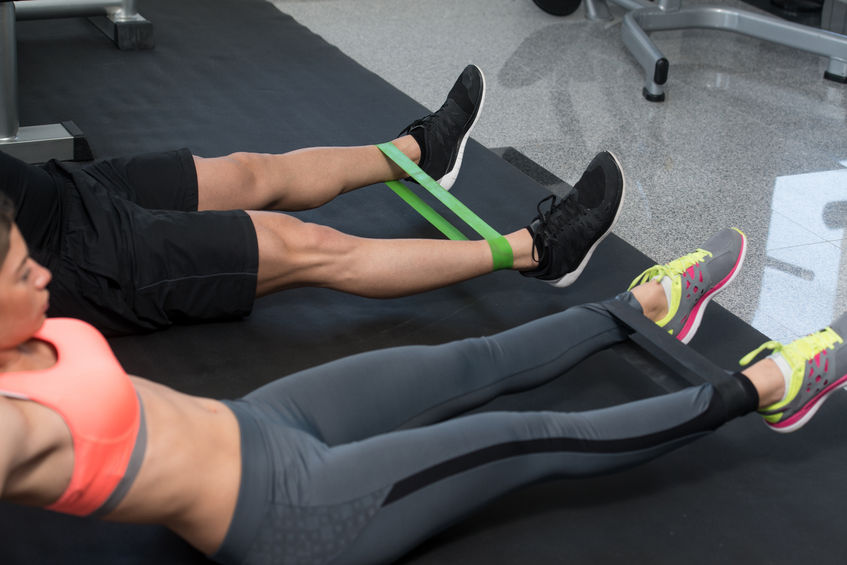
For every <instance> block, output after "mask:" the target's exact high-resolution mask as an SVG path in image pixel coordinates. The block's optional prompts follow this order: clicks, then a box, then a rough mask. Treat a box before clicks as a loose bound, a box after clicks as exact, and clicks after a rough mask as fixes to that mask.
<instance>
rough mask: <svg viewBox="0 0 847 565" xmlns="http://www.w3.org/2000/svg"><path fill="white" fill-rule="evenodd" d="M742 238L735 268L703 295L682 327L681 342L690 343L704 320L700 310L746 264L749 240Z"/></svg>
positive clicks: (679, 336) (678, 337)
mask: <svg viewBox="0 0 847 565" xmlns="http://www.w3.org/2000/svg"><path fill="white" fill-rule="evenodd" d="M741 237H742V246H741V252H740V253H739V254H738V257H737V258H736V259H735V265H733V267H732V269H731V270H730V271H729V273H728V274H727V275H726V276H725V277H724V278H723V279H722V280H721V281H720V282H719V283H718V284H716V285H715V286H714V287H712V289H711V290H709V292H707V293H706V294H704V295H703V297H702V298H701V299H700V301H699V302H697V304H696V305H695V306H694V308H693V309H692V310H691V313H690V314H689V315H688V320H687V321H686V322H685V325H683V326H682V330H681V331H680V332H679V335H678V336H677V339H678V340H680V341H681V342H683V343H688V341H686V337H687V336H688V333H689V332H690V331H691V330H692V329H697V328H698V327H699V326H700V319H701V318H702V316H701V315H700V310H701V309H702V308H703V306H704V305H706V304H708V303H709V300H711V299H712V295H714V294H715V293H716V292H719V291H720V290H721V289H723V287H725V286H726V285H727V284H729V283H730V281H732V279H733V278H735V275H736V273H738V269H739V268H740V267H741V264H742V263H743V262H744V256H745V255H746V252H747V238H746V237H745V236H744V235H743V234H742V236H741ZM688 270H689V271H692V272H693V270H694V267H691V268H689V269H688ZM686 272H687V271H686ZM702 274H703V273H702V271H701V272H700V275H701V276H702Z"/></svg>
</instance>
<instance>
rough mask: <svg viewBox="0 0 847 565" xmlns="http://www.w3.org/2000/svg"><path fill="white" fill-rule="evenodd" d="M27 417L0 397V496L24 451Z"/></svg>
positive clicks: (13, 404)
mask: <svg viewBox="0 0 847 565" xmlns="http://www.w3.org/2000/svg"><path fill="white" fill-rule="evenodd" d="M26 430H27V419H26V415H24V413H23V411H22V410H21V409H20V408H19V407H18V406H16V404H15V403H14V402H12V401H10V400H8V399H7V398H3V397H0V498H3V495H4V494H5V491H6V481H7V480H8V478H9V475H10V474H11V472H12V470H13V469H14V468H15V466H16V465H17V464H18V463H20V457H21V454H22V453H24V452H25V449H24V447H25V442H26V436H27V431H26Z"/></svg>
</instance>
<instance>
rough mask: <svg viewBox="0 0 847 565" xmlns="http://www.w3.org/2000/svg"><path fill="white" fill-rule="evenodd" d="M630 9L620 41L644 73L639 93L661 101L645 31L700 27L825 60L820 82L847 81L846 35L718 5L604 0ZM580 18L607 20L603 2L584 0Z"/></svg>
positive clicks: (655, 57)
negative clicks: (784, 47)
mask: <svg viewBox="0 0 847 565" xmlns="http://www.w3.org/2000/svg"><path fill="white" fill-rule="evenodd" d="M610 1H611V2H613V3H615V4H618V5H620V6H623V7H624V8H627V9H628V10H630V11H629V12H627V13H626V15H625V16H624V18H623V24H622V25H621V36H622V38H623V42H624V44H625V45H626V47H627V49H629V51H630V53H632V55H633V57H635V59H636V60H637V61H638V63H639V64H640V65H641V67H642V68H643V69H644V75H645V78H644V89H643V91H642V92H643V95H644V97H645V98H646V99H647V100H650V101H651V102H661V101H663V100H664V99H665V83H666V81H667V75H668V60H667V58H665V56H664V55H663V54H662V52H661V51H660V50H659V48H658V47H656V44H655V43H653V41H652V40H651V39H650V37H649V36H648V35H647V34H648V32H651V31H665V30H672V29H689V28H704V29H717V30H725V31H733V32H735V33H739V34H742V35H748V36H750V37H756V38H758V39H764V40H767V41H772V42H774V43H778V44H781V45H786V46H788V47H794V48H796V49H800V50H803V51H808V52H810V53H815V54H817V55H822V56H824V57H828V58H829V66H828V67H827V70H826V73H825V74H824V78H826V79H828V80H832V81H835V82H840V83H847V36H844V35H841V34H839V33H834V32H832V31H827V30H822V29H816V28H813V27H809V26H805V25H801V24H796V23H793V22H789V21H786V20H782V19H780V18H776V17H773V16H768V15H762V14H758V13H754V12H748V11H746V10H741V9H737V8H728V7H726V6H720V5H700V6H694V7H689V8H683V7H681V6H680V0H658V2H657V3H656V4H653V3H650V2H647V1H646V0H610ZM585 2H586V17H588V18H589V19H610V18H611V16H610V15H609V14H610V13H609V9H608V5H607V4H606V0H585Z"/></svg>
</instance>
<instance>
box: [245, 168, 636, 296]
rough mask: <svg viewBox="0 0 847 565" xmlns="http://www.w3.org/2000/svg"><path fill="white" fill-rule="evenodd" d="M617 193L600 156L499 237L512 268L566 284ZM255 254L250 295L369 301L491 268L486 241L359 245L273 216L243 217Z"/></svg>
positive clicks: (605, 226) (609, 215)
mask: <svg viewBox="0 0 847 565" xmlns="http://www.w3.org/2000/svg"><path fill="white" fill-rule="evenodd" d="M624 193H625V182H624V178H623V173H622V171H621V169H620V165H619V164H618V162H617V159H615V158H614V156H612V155H611V154H609V153H600V154H599V155H597V157H595V158H594V160H593V161H592V162H591V164H590V165H589V166H588V168H587V169H586V172H585V174H584V175H583V176H582V178H581V179H580V180H579V182H577V183H576V185H575V186H574V190H573V191H572V192H571V193H570V194H569V195H568V196H567V197H566V198H564V199H562V200H559V199H553V197H552V196H551V197H550V199H551V200H550V206H549V209H547V210H545V211H541V210H540V208H541V206H539V214H538V216H537V217H536V218H535V219H534V220H532V221H531V222H528V226H527V228H526V229H521V230H517V231H514V232H511V233H509V234H507V235H506V236H505V238H506V240H507V242H508V243H509V245H510V246H511V249H512V254H513V258H514V261H513V265H512V268H513V269H515V270H518V271H521V272H522V273H523V274H524V275H526V276H531V277H535V278H539V279H542V280H544V281H546V282H548V283H550V284H553V285H555V286H560V287H561V286H567V285H569V284H571V283H572V282H573V281H575V280H576V278H577V277H578V276H579V274H580V273H581V272H582V270H583V269H584V268H585V265H586V264H587V263H588V260H589V259H590V258H591V255H592V253H593V252H594V249H596V247H597V245H598V244H599V243H600V242H601V241H602V240H603V239H604V238H605V237H606V236H607V235H608V234H609V233H610V231H611V229H612V227H613V226H614V224H615V221H616V220H617V218H618V215H619V213H620V209H621V206H622V204H623V198H624ZM248 214H249V215H250V218H251V220H252V221H253V225H254V227H255V229H256V239H257V242H258V248H259V270H258V281H257V295H258V296H263V295H265V294H269V293H272V292H276V291H279V290H284V289H287V288H293V287H298V286H319V287H325V288H332V289H335V290H340V291H344V292H350V293H353V294H358V295H362V296H368V297H372V298H389V297H396V296H404V295H409V294H414V293H417V292H423V291H426V290H431V289H434V288H439V287H442V286H447V285H450V284H454V283H457V282H460V281H463V280H467V279H470V278H473V277H476V276H479V275H483V274H485V273H489V272H491V271H492V270H493V269H494V263H493V257H492V251H491V248H490V247H489V244H488V242H486V241H483V240H477V241H451V240H435V239H431V240H430V239H366V238H360V237H354V236H350V235H347V234H344V233H341V232H339V231H337V230H334V229H332V228H329V227H326V226H321V225H316V224H307V223H304V222H301V221H300V220H298V219H295V218H292V217H290V216H287V215H284V214H279V213H276V212H266V211H251V212H248Z"/></svg>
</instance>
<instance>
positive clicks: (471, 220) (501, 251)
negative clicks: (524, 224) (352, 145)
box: [377, 142, 514, 271]
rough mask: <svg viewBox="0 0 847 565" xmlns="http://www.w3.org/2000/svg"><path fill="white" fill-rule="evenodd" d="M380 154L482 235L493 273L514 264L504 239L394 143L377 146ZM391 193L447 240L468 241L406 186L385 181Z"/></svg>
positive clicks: (510, 248) (508, 246)
mask: <svg viewBox="0 0 847 565" xmlns="http://www.w3.org/2000/svg"><path fill="white" fill-rule="evenodd" d="M377 147H378V148H379V150H380V151H382V152H383V153H385V156H386V157H388V158H389V159H391V160H392V161H394V162H395V163H397V165H398V166H399V167H400V168H401V169H403V170H404V171H406V173H407V174H408V175H409V176H410V177H412V178H413V179H415V181H417V183H418V184H420V185H421V186H422V187H424V188H425V189H427V190H428V191H429V193H430V194H432V195H433V196H435V197H436V198H437V199H438V200H439V201H441V203H442V204H444V205H445V206H446V207H447V208H449V209H450V210H451V211H452V212H453V213H454V214H456V215H457V216H458V217H459V218H461V220H462V221H463V222H465V223H466V224H467V225H469V226H470V227H471V228H473V230H474V231H475V232H476V233H478V234H479V235H481V236H482V237H483V238H485V240H486V241H487V242H488V245H489V247H491V256H492V258H493V260H494V270H495V271H497V270H500V269H511V268H512V264H513V262H514V255H513V253H512V246H511V245H509V242H508V241H506V238H505V237H503V236H502V235H500V234H499V233H497V231H496V230H495V229H494V228H492V227H491V226H489V225H488V224H486V223H485V222H484V221H483V220H482V218H480V217H479V216H477V215H476V214H474V213H473V211H472V210H471V209H470V208H468V207H467V206H465V205H464V204H462V203H461V202H460V201H459V199H458V198H456V197H455V196H453V195H452V194H450V193H449V192H447V191H446V190H444V188H442V187H441V185H439V184H438V183H437V182H435V181H434V180H433V179H432V177H431V176H429V175H428V174H426V173H425V172H423V170H422V169H421V168H420V167H418V166H417V165H416V164H415V163H414V162H413V161H412V160H411V159H409V158H408V157H406V155H404V154H403V152H402V151H400V150H399V149H397V146H395V145H394V144H393V143H390V142H389V143H382V144H380V145H377ZM385 184H387V185H388V187H389V188H391V190H393V191H394V192H395V193H397V195H398V196H399V197H400V198H402V199H403V200H404V201H405V202H406V203H407V204H408V205H409V206H411V207H412V208H414V209H415V210H416V211H417V212H418V213H419V214H420V215H421V216H423V217H424V218H426V219H427V221H429V222H430V223H431V224H432V225H433V226H435V227H436V228H437V229H438V230H439V231H440V232H441V233H443V234H444V235H445V236H447V237H448V238H450V239H454V240H463V239H467V237H465V235H464V234H463V233H462V232H460V231H459V230H458V229H456V227H455V226H453V225H452V224H451V223H450V222H448V221H447V220H446V219H445V218H444V217H443V216H442V215H441V214H439V213H438V212H436V211H435V210H433V209H432V207H431V206H430V205H429V204H427V203H426V202H424V201H423V200H421V199H420V197H418V196H417V195H416V194H415V193H414V192H412V191H411V190H410V189H409V188H408V187H407V186H406V185H404V184H403V183H401V182H397V181H388V182H387V183H385Z"/></svg>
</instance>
